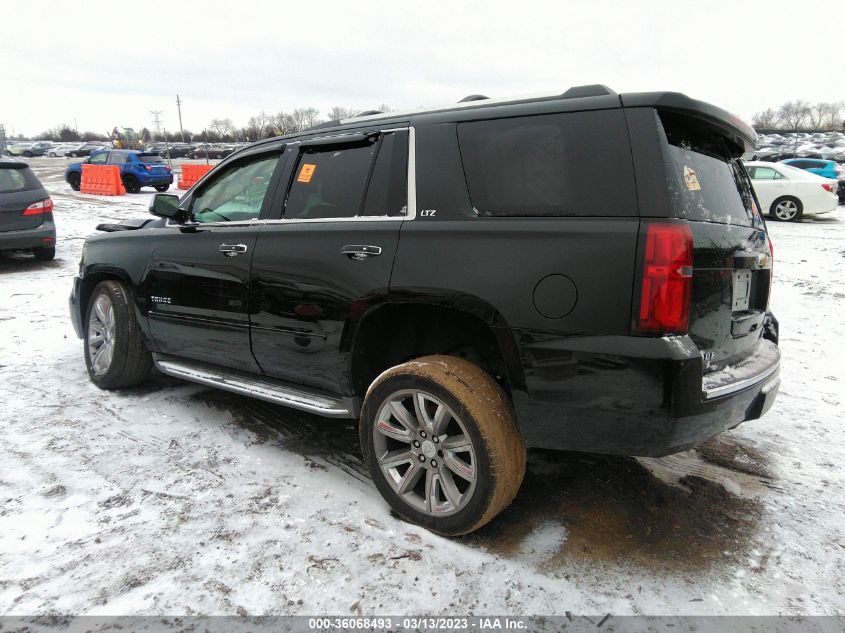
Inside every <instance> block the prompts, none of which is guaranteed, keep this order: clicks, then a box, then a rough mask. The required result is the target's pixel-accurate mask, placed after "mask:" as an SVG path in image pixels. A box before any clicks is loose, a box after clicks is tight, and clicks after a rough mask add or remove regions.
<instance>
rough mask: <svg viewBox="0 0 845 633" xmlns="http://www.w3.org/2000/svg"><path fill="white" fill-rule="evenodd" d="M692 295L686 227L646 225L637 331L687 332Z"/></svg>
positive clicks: (688, 230) (689, 247) (690, 253)
mask: <svg viewBox="0 0 845 633" xmlns="http://www.w3.org/2000/svg"><path fill="white" fill-rule="evenodd" d="M691 292H692V230H691V229H690V227H689V225H688V224H676V223H652V224H648V225H647V229H646V242H645V255H644V259H643V278H642V291H641V293H640V313H639V318H638V320H637V328H638V329H639V330H641V331H644V332H686V330H687V327H688V326H689V313H690V294H691Z"/></svg>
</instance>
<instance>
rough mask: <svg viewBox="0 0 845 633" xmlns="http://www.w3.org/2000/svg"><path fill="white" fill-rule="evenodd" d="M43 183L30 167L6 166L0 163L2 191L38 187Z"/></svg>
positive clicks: (0, 191)
mask: <svg viewBox="0 0 845 633" xmlns="http://www.w3.org/2000/svg"><path fill="white" fill-rule="evenodd" d="M39 187H41V183H39V182H38V179H37V178H36V177H35V174H33V173H32V170H31V169H30V168H29V167H23V168H20V167H4V166H2V165H0V193H9V192H12V191H27V190H30V189H38V188H39Z"/></svg>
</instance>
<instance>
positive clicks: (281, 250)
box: [251, 128, 414, 395]
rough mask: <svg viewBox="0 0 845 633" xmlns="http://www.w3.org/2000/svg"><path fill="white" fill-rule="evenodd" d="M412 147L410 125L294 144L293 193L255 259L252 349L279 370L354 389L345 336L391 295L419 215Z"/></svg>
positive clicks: (294, 378)
mask: <svg viewBox="0 0 845 633" xmlns="http://www.w3.org/2000/svg"><path fill="white" fill-rule="evenodd" d="M412 148H413V131H412V130H409V129H407V128H404V129H387V130H379V129H375V130H372V131H368V132H366V133H355V134H347V135H342V136H334V137H329V138H315V139H309V140H307V141H305V142H302V143H298V144H296V145H293V146H291V147H289V148H288V149H287V154H288V156H289V158H288V161H287V168H286V173H285V175H284V176H283V182H285V183H287V185H286V187H285V188H284V189H282V188H281V187H280V191H283V193H284V195H280V196H278V203H277V205H275V207H274V209H273V218H274V219H270V220H269V221H268V223H267V225H266V226H265V227H264V228H263V229H262V231H261V233H260V234H259V236H258V243H257V244H256V248H255V257H254V259H253V265H252V297H253V301H254V302H255V308H254V310H253V312H252V327H251V333H252V349H253V353H254V354H255V358H256V360H257V361H258V363H259V365H260V366H261V369H262V370H263V371H264V372H265V373H266V374H268V375H269V376H272V377H274V378H278V379H281V380H285V381H287V382H291V383H297V384H301V385H308V386H311V387H315V388H319V389H323V390H325V391H328V392H331V393H334V394H337V395H350V394H351V387H350V385H349V380H348V373H349V371H348V368H349V358H348V348H349V345H348V341H346V340H344V336H346V335H347V333H348V331H349V326H350V325H352V324H354V322H355V321H356V320H357V319H359V318H360V317H361V316H362V315H363V314H364V313H365V312H366V311H367V310H368V309H369V308H371V307H372V306H374V305H376V304H378V303H380V302H382V301H384V300H385V299H386V298H387V294H388V288H389V286H390V275H391V271H392V267H393V259H394V256H395V254H396V247H397V244H398V240H399V228H400V226H401V224H402V221H403V220H404V219H406V218H408V217H412V216H413V208H414V207H413V205H414V202H413V196H412V195H411V196H409V191H412V190H413V185H412V184H411V185H410V186H409V177H408V173H409V170H408V165H409V152H413V149H412ZM411 155H412V154H411ZM410 182H411V183H413V180H411V181H410ZM409 201H410V202H409ZM409 209H410V211H409Z"/></svg>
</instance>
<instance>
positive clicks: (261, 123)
mask: <svg viewBox="0 0 845 633" xmlns="http://www.w3.org/2000/svg"><path fill="white" fill-rule="evenodd" d="M271 122H272V121H271V117H270V116H269V115H268V114H267V113H266V112H264V110H262V111H261V112H259V113H258V114H256V115H255V116H252V117H250V118H249V121H247V123H246V125H247V128H249V130H250V133H251V135H252V136H254V137H255V138H254V139H253V140H256V141H257V140H259V139H262V138H266V137H267V135H268V132H270V124H271Z"/></svg>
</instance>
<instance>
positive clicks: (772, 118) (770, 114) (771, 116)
mask: <svg viewBox="0 0 845 633" xmlns="http://www.w3.org/2000/svg"><path fill="white" fill-rule="evenodd" d="M777 124H778V113H777V112H775V111H774V110H773V109H772V108H766V109H765V110H763V111H762V112H757V113H756V114H755V115H754V116H753V117H752V118H751V125H753V126H754V128H755V129H757V130H768V129H771V128H774V127H777Z"/></svg>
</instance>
